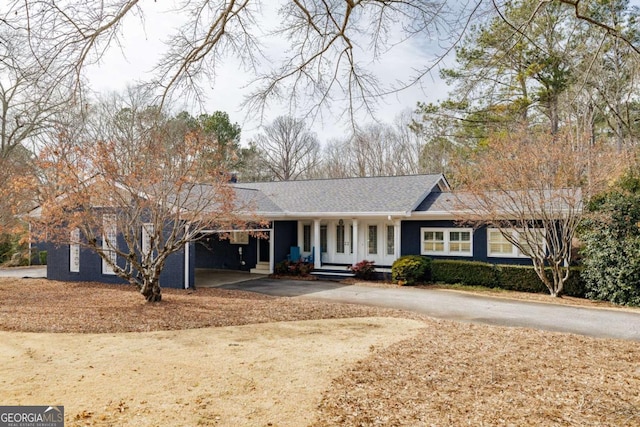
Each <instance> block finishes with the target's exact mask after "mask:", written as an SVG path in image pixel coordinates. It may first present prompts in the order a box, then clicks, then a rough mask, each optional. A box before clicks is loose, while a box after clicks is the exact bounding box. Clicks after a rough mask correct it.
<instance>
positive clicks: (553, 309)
mask: <svg viewBox="0 0 640 427" xmlns="http://www.w3.org/2000/svg"><path fill="white" fill-rule="evenodd" d="M221 288H224V289H238V290H243V291H250V292H258V293H262V294H268V295H274V296H288V297H297V298H312V299H318V300H325V301H334V302H343V303H352V304H365V305H373V306H379V307H388V308H396V309H401V310H408V311H413V312H417V313H422V314H426V315H428V316H431V317H436V318H440V319H450V320H458V321H466V322H476V323H485V324H490V325H500V326H512V327H526V328H535V329H542V330H547V331H557V332H569V333H574V334H580V335H587V336H593V337H602V338H620V339H627V340H634V341H640V312H637V313H636V312H630V311H623V310H607V309H591V308H583V307H571V306H565V305H556V304H545V303H536V302H526V301H517V300H508V299H504V298H491V297H483V296H476V295H470V294H463V293H460V292H451V291H444V290H437V289H416V288H410V287H398V288H378V287H368V286H362V285H344V284H340V283H336V282H324V281H297V280H273V279H267V278H264V279H256V280H250V281H247V282H242V283H237V284H228V285H223V286H221Z"/></svg>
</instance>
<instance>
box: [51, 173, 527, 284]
mask: <svg viewBox="0 0 640 427" xmlns="http://www.w3.org/2000/svg"><path fill="white" fill-rule="evenodd" d="M230 185H232V186H233V187H234V188H235V191H236V195H237V197H241V198H243V199H244V200H250V201H252V202H253V204H254V206H255V210H256V212H254V213H255V214H257V215H258V216H259V217H261V218H263V219H264V220H266V221H267V222H268V224H269V226H268V227H267V228H265V229H263V232H264V233H263V234H264V238H257V237H253V236H251V235H250V233H249V231H248V230H236V231H233V232H232V233H231V237H230V238H228V239H227V238H224V239H223V238H219V236H218V233H219V232H216V230H210V231H206V232H203V233H202V236H201V238H200V239H199V240H198V241H197V242H192V243H190V244H189V245H187V246H186V247H185V248H184V249H183V250H182V251H181V252H179V253H176V254H174V255H172V256H171V257H170V258H169V260H168V262H167V265H166V267H165V270H164V271H163V273H162V276H161V279H160V280H161V284H162V286H164V287H175V288H191V287H194V286H195V283H194V281H195V269H198V268H212V269H230V270H242V271H252V272H262V273H272V272H273V271H274V267H275V265H276V264H277V263H279V262H281V261H284V260H287V259H291V258H293V259H304V260H307V261H308V262H311V263H313V266H314V270H315V271H316V272H323V271H324V272H326V273H331V272H333V273H337V272H345V271H346V268H347V267H348V266H351V265H353V264H356V263H357V262H360V261H362V260H370V261H373V262H375V266H376V268H377V269H378V270H383V271H384V270H385V269H390V267H391V265H392V264H393V262H394V261H395V260H396V259H398V258H399V257H401V256H403V255H409V254H418V255H425V256H428V257H432V258H444V259H464V260H478V261H485V262H493V263H500V264H505V263H518V264H530V263H531V260H530V259H528V258H527V257H526V256H523V255H522V254H520V253H519V252H518V250H517V249H516V248H515V247H514V246H513V245H511V244H510V243H509V242H508V241H506V239H504V238H503V237H502V235H501V234H500V233H499V232H497V231H496V230H492V229H490V228H486V227H480V228H472V227H469V226H464V225H460V223H459V222H458V221H457V220H456V219H457V218H456V216H455V212H454V211H455V201H454V198H453V197H452V193H451V192H450V191H451V189H450V187H449V184H448V182H447V180H446V178H445V177H444V176H443V175H440V174H432V175H410V176H391V177H367V178H341V179H318V180H304V181H280V182H256V183H232V184H230ZM141 234H142V233H141ZM141 238H142V237H141ZM46 248H47V250H48V269H47V277H48V278H50V279H55V280H84V281H102V282H119V281H120V279H118V278H117V277H115V276H114V275H113V272H110V271H108V269H105V268H104V266H103V263H102V261H101V259H100V258H99V257H98V256H97V255H96V254H95V253H93V252H91V251H90V250H89V249H84V248H79V247H73V245H67V246H66V247H65V246H64V245H60V246H54V245H47V247H46ZM386 271H390V270H386Z"/></svg>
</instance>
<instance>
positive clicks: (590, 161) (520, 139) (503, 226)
mask: <svg viewBox="0 0 640 427" xmlns="http://www.w3.org/2000/svg"><path fill="white" fill-rule="evenodd" d="M626 164H627V162H626V161H625V159H624V158H623V157H622V156H620V155H618V154H617V153H616V150H615V147H613V146H607V145H602V144H595V145H594V144H591V143H590V141H589V138H588V137H586V138H585V137H582V136H576V135H571V134H570V133H568V132H564V131H563V132H559V133H558V134H555V135H552V134H550V133H540V132H536V131H535V130H532V129H520V130H518V131H515V132H512V133H501V134H495V135H492V136H491V137H490V139H489V140H488V142H487V145H486V147H484V148H483V149H478V150H476V151H474V152H473V153H472V154H471V155H470V156H469V157H467V158H465V159H464V161H463V162H462V163H461V164H459V165H458V167H457V169H456V173H455V178H456V180H457V181H458V183H459V186H458V188H459V190H458V192H457V197H456V200H457V206H456V208H455V209H456V211H457V212H459V216H460V219H461V220H462V221H465V222H470V223H472V224H475V225H476V226H479V225H486V226H489V227H492V228H495V229H496V230H497V231H498V232H499V233H500V234H501V235H502V237H503V238H504V239H505V240H506V241H507V242H509V243H510V244H512V245H513V246H515V247H516V248H517V249H518V250H519V251H520V253H522V254H524V255H526V256H528V257H530V258H531V260H532V262H533V267H534V269H535V271H536V273H537V274H538V277H540V280H541V281H542V282H543V283H544V284H545V285H546V286H547V288H548V289H549V293H550V294H551V295H552V296H559V295H560V294H561V293H562V289H563V285H564V283H565V282H566V280H567V279H568V277H569V274H570V269H569V265H570V264H571V249H572V242H573V238H574V236H575V233H576V229H577V227H578V224H579V223H580V219H581V218H582V210H583V206H584V203H586V201H588V200H589V198H590V197H591V196H593V195H595V194H597V193H598V192H599V191H601V190H602V189H603V188H605V187H606V186H607V185H608V183H609V182H612V180H613V179H615V177H617V176H618V175H619V174H620V173H622V172H623V171H624V170H625V165H626ZM497 244H499V242H498V243H497ZM547 270H548V271H550V272H551V278H550V277H549V276H548V275H547Z"/></svg>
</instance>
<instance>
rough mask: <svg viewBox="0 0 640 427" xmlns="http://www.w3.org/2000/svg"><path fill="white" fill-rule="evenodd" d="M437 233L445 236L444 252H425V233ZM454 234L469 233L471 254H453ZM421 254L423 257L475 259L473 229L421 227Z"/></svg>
mask: <svg viewBox="0 0 640 427" xmlns="http://www.w3.org/2000/svg"><path fill="white" fill-rule="evenodd" d="M425 231H435V232H442V233H443V234H444V251H442V252H438V251H425V250H424V240H423V238H424V232H425ZM452 232H461V233H464V232H468V233H469V237H470V240H469V249H470V250H469V252H451V250H450V243H451V242H450V237H451V236H450V235H451V233H452ZM420 254H421V255H434V256H459V257H473V228H442V227H420Z"/></svg>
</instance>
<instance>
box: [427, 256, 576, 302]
mask: <svg viewBox="0 0 640 427" xmlns="http://www.w3.org/2000/svg"><path fill="white" fill-rule="evenodd" d="M581 273H582V269H581V268H579V267H572V268H571V274H570V275H569V279H567V281H566V282H565V283H564V287H563V290H562V295H568V296H574V297H579V298H584V297H585V294H586V285H585V283H584V281H583V279H582V274H581ZM431 274H432V277H433V281H434V282H440V283H450V284H457V283H459V284H462V285H467V286H484V287H487V288H501V289H507V290H510V291H519V292H532V293H548V292H549V290H548V289H547V287H546V286H545V285H544V283H542V281H541V280H540V278H539V277H538V275H537V274H536V271H535V270H534V269H533V267H532V266H527V265H493V264H488V263H484V262H478V261H453V260H433V261H432V262H431ZM547 274H548V276H549V278H551V272H550V271H548V272H547Z"/></svg>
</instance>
